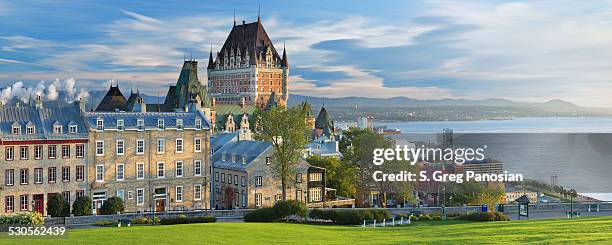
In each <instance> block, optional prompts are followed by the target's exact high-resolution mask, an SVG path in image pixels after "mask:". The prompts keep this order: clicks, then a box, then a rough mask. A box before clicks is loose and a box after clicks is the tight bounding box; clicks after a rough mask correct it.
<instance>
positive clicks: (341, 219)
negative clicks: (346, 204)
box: [336, 210, 371, 225]
mask: <svg viewBox="0 0 612 245" xmlns="http://www.w3.org/2000/svg"><path fill="white" fill-rule="evenodd" d="M363 211H364V210H360V211H357V210H350V211H339V212H338V217H337V221H336V223H338V224H341V225H359V224H362V223H363V221H364V220H367V218H365V216H364V215H365V214H367V213H370V215H371V212H363Z"/></svg>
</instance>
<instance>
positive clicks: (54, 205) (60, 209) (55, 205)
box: [47, 194, 70, 217]
mask: <svg viewBox="0 0 612 245" xmlns="http://www.w3.org/2000/svg"><path fill="white" fill-rule="evenodd" d="M66 205H69V204H68V202H66V200H64V196H63V195H61V194H54V195H51V197H49V200H47V214H49V215H51V216H52V217H65V216H66V215H67V214H68V213H66ZM68 209H70V208H68Z"/></svg>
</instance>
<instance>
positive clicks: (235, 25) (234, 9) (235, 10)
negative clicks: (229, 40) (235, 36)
mask: <svg viewBox="0 0 612 245" xmlns="http://www.w3.org/2000/svg"><path fill="white" fill-rule="evenodd" d="M234 26H236V8H234ZM211 52H212V51H211Z"/></svg>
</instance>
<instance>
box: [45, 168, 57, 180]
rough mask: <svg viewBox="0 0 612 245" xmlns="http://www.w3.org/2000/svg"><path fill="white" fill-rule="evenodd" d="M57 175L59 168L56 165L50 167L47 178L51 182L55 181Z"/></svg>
mask: <svg viewBox="0 0 612 245" xmlns="http://www.w3.org/2000/svg"><path fill="white" fill-rule="evenodd" d="M56 177H57V169H56V168H55V167H50V168H49V169H48V171H47V180H48V181H49V183H55V178H56Z"/></svg>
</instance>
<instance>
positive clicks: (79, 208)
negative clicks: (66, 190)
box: [72, 196, 92, 216]
mask: <svg viewBox="0 0 612 245" xmlns="http://www.w3.org/2000/svg"><path fill="white" fill-rule="evenodd" d="M72 213H73V214H74V215H75V216H85V215H91V213H92V210H91V198H89V197H88V196H82V197H77V199H76V200H74V203H73V204H72Z"/></svg>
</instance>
